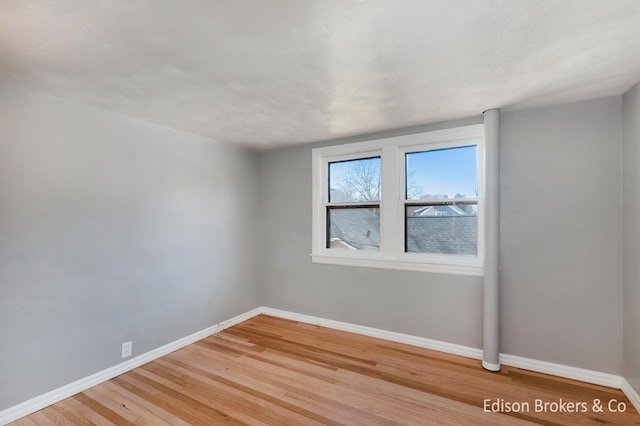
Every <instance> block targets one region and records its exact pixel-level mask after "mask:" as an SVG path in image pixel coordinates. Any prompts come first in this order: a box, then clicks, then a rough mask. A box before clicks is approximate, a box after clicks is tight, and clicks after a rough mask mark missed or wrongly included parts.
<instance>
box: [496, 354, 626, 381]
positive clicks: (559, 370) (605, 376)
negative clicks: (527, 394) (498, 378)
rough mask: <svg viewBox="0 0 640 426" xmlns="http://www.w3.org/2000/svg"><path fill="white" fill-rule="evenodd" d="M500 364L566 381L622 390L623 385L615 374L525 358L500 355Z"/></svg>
mask: <svg viewBox="0 0 640 426" xmlns="http://www.w3.org/2000/svg"><path fill="white" fill-rule="evenodd" d="M500 362H501V363H502V364H504V365H510V366H512V367H518V368H522V369H523V370H530V371H535V372H538V373H544V374H550V375H552V376H559V377H564V378H566V379H573V380H579V381H581V382H586V383H592V384H594V385H601V386H607V387H610V388H616V389H620V385H621V382H620V380H621V377H620V376H617V375H615V374H609V373H602V372H600V371H594V370H587V369H584V368H578V367H570V366H568V365H563V364H555V363H553V362H547V361H538V360H536V359H531V358H523V357H520V356H515V355H508V354H500Z"/></svg>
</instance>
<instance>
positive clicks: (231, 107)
mask: <svg viewBox="0 0 640 426" xmlns="http://www.w3.org/2000/svg"><path fill="white" fill-rule="evenodd" d="M0 73H2V77H1V78H2V79H4V80H11V81H13V82H17V83H18V84H20V85H23V86H27V87H28V88H31V89H35V90H39V91H43V92H47V93H51V94H54V95H58V96H61V97H64V98H67V99H71V100H75V101H78V102H81V103H85V104H89V105H93V106H96V107H99V108H103V109H105V110H109V111H114V112H117V113H122V114H126V115H129V116H133V117H138V118H141V119H144V120H147V121H150V122H154V123H158V124H161V125H164V126H168V127H173V128H176V129H181V130H184V131H187V132H190V133H194V134H198V135H202V136H206V137H209V138H212V139H216V140H221V141H228V142H235V143H240V144H244V145H248V146H253V147H258V148H270V147H274V146H283V145H288V144H296V143H304V142H311V141H317V140H324V139H331V138H335V137H340V136H347V135H352V134H359V133H368V132H372V131H376V130H383V129H390V128H398V127H404V126H409V125H415V124H422V123H430V122H436V121H441V120H447V119H452V118H459V117H466V116H472V115H478V114H480V113H481V112H482V111H483V110H486V109H489V108H503V109H513V108H521V107H525V106H526V107H528V106H538V105H547V104H555V103H564V102H571V101H575V100H581V99H588V98H595V97H601V96H608V95H617V94H620V93H623V92H624V91H626V89H628V88H629V87H630V86H631V85H632V84H633V83H635V82H636V81H638V80H640V1H637V0H627V1H619V0H618V1H614V0H502V1H501V0H415V1H412V0H388V1H373V0H372V1H364V0H363V1H348V0H335V1H328V0H317V1H313V0H307V1H303V0H290V1H286V0H270V1H267V0H227V1H221V0H218V1H212V0H201V1H184V0H182V1H158V0H142V1H132V0H114V1H107V0H76V1H68V0H50V1H17V0H16V1H9V0H7V1H2V3H0Z"/></svg>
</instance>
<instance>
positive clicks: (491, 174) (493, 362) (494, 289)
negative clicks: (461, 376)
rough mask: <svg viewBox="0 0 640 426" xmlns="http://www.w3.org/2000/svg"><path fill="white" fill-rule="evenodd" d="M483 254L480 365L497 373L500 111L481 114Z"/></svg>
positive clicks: (498, 359) (492, 110)
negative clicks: (483, 200)
mask: <svg viewBox="0 0 640 426" xmlns="http://www.w3.org/2000/svg"><path fill="white" fill-rule="evenodd" d="M484 143H485V150H484V155H485V235H486V238H485V241H486V247H485V254H484V286H483V287H484V291H483V293H484V310H483V335H482V345H483V346H482V366H483V367H484V368H485V369H487V370H490V371H500V322H499V310H500V306H499V301H500V282H499V276H500V275H499V266H500V250H499V248H500V110H498V109H490V110H487V111H485V112H484Z"/></svg>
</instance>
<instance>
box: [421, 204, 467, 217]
mask: <svg viewBox="0 0 640 426" xmlns="http://www.w3.org/2000/svg"><path fill="white" fill-rule="evenodd" d="M468 215H469V213H467V212H465V211H464V210H462V209H461V208H460V207H458V206H425V207H420V208H419V209H417V210H416V211H414V212H413V214H412V215H411V216H468Z"/></svg>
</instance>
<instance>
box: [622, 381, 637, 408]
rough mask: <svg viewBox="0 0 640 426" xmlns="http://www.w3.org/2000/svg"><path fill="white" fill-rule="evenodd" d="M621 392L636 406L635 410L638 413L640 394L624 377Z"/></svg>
mask: <svg viewBox="0 0 640 426" xmlns="http://www.w3.org/2000/svg"><path fill="white" fill-rule="evenodd" d="M621 387H622V392H624V394H625V395H626V396H627V398H629V401H631V403H632V404H633V406H634V407H636V411H637V412H638V413H640V394H638V392H636V390H635V389H634V388H633V387H632V386H631V385H630V384H629V382H627V380H626V379H624V378H623V379H622V386H621Z"/></svg>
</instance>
